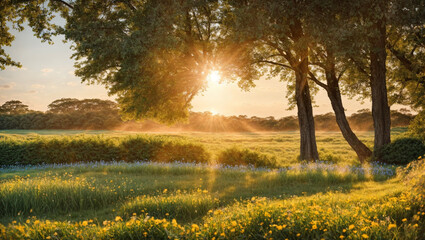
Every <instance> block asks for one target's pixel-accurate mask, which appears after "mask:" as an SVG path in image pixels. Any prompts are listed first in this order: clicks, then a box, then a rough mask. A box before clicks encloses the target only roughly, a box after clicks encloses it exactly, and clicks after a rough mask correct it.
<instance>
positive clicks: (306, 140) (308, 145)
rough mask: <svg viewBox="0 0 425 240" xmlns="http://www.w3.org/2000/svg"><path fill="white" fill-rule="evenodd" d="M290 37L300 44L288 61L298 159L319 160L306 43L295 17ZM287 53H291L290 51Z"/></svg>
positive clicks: (299, 23) (298, 21) (300, 26)
mask: <svg viewBox="0 0 425 240" xmlns="http://www.w3.org/2000/svg"><path fill="white" fill-rule="evenodd" d="M290 30H291V35H292V39H293V40H294V42H296V43H299V44H300V45H299V46H298V48H297V49H296V50H295V52H296V56H295V58H293V57H290V59H288V61H289V62H290V64H291V65H292V67H293V69H294V71H295V81H296V82H295V100H296V102H297V108H298V122H299V126H300V160H306V161H315V160H319V153H318V152H317V144H316V131H315V128H314V117H313V106H312V105H311V96H310V89H309V86H308V79H307V76H308V73H309V70H308V45H307V44H304V46H302V45H303V44H302V42H303V41H305V39H304V37H305V36H304V32H303V27H302V23H301V21H300V20H299V19H297V18H296V17H294V18H293V23H292V24H290ZM287 54H288V55H292V54H291V53H290V52H288V53H287Z"/></svg>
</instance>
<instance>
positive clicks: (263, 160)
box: [217, 147, 277, 168]
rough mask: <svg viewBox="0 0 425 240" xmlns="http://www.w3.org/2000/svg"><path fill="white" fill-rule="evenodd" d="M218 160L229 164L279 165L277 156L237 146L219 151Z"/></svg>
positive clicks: (271, 166) (270, 166)
mask: <svg viewBox="0 0 425 240" xmlns="http://www.w3.org/2000/svg"><path fill="white" fill-rule="evenodd" d="M217 162H218V163H220V164H224V165H229V166H238V165H242V166H248V165H251V166H254V167H268V168H275V167H277V162H276V157H275V156H270V155H266V154H262V153H259V152H257V151H252V150H249V149H240V148H237V147H232V148H228V149H226V150H224V151H222V152H220V153H219V155H218V157H217Z"/></svg>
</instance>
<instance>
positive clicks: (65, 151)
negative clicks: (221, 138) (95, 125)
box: [0, 135, 210, 165]
mask: <svg viewBox="0 0 425 240" xmlns="http://www.w3.org/2000/svg"><path fill="white" fill-rule="evenodd" d="M209 159H210V155H209V153H208V152H207V151H206V149H205V148H204V146H203V145H200V144H195V143H192V142H189V141H183V140H176V139H172V138H165V137H158V136H144V135H139V136H130V137H125V138H118V139H114V138H111V137H103V136H74V137H36V138H32V139H30V138H16V137H5V138H1V139H0V165H29V164H31V165H36V164H42V163H48V164H52V163H57V164H59V163H77V162H98V161H105V162H109V161H119V160H123V161H126V162H133V161H136V160H137V161H158V162H173V161H181V162H191V163H208V162H209Z"/></svg>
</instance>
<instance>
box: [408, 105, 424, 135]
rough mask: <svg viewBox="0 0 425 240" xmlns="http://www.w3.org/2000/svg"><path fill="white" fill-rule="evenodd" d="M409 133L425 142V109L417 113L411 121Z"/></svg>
mask: <svg viewBox="0 0 425 240" xmlns="http://www.w3.org/2000/svg"><path fill="white" fill-rule="evenodd" d="M408 134H409V135H410V136H412V137H415V138H418V139H421V140H422V141H424V142H425V111H422V112H420V113H419V114H418V115H416V117H415V118H414V119H413V121H412V122H411V123H410V125H409V132H408Z"/></svg>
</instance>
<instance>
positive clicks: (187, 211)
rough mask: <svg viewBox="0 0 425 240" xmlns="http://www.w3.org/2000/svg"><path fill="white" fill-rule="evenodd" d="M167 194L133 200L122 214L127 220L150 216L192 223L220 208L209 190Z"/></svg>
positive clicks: (125, 205)
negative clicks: (132, 217)
mask: <svg viewBox="0 0 425 240" xmlns="http://www.w3.org/2000/svg"><path fill="white" fill-rule="evenodd" d="M166 192H167V189H165V190H164V191H163V193H164V194H161V195H157V196H139V197H137V198H135V199H132V200H130V201H128V202H126V203H125V204H123V206H122V207H121V210H120V213H121V215H122V216H124V217H125V218H130V217H131V216H136V215H138V214H142V215H143V214H149V216H153V217H155V218H166V219H169V220H171V219H177V220H178V221H183V222H190V221H193V220H195V219H197V218H199V217H203V216H204V215H205V214H206V213H207V212H208V211H210V210H212V209H214V208H216V207H218V206H219V201H218V199H217V198H214V197H212V196H211V195H210V194H208V191H207V190H201V189H198V190H197V191H195V192H193V193H188V192H186V191H183V192H181V191H180V190H178V191H177V192H175V193H172V194H166Z"/></svg>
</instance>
